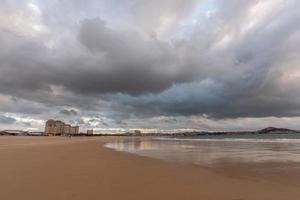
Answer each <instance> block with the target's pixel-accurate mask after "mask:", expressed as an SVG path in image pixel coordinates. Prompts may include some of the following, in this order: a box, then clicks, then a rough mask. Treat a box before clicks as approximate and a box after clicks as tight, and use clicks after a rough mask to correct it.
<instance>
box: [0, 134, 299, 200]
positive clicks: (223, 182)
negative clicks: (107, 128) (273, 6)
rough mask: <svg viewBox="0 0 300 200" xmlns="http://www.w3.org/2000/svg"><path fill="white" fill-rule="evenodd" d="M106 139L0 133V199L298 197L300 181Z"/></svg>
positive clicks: (283, 199) (271, 199)
mask: <svg viewBox="0 0 300 200" xmlns="http://www.w3.org/2000/svg"><path fill="white" fill-rule="evenodd" d="M107 139H108V138H97V139H96V138H64V137H5V136H2V137H0V200H50V199H51V200H92V199H103V200H110V199H114V200H118V199H120V200H135V199H137V200H147V199H151V200H152V199H163V200H168V199H172V200H174V199H180V200H182V199H186V200H193V199H197V200H201V199H203V200H215V199H216V200H247V199H248V200H256V199H261V200H277V199H278V200H299V199H300V190H299V186H300V184H299V183H294V184H286V183H285V182H280V181H270V180H272V179H262V178H261V179H260V178H242V177H243V176H238V174H237V176H236V177H234V176H226V175H225V174H222V173H216V172H214V171H211V170H209V169H205V168H202V167H199V166H190V165H177V164H173V163H167V162H163V161H160V160H155V159H151V158H145V157H139V156H136V155H131V154H127V153H122V152H116V151H113V150H110V149H107V148H104V147H103V142H104V141H105V140H107ZM109 139H111V138H109ZM231 170H232V169H231ZM237 172H238V170H237ZM243 173H245V172H243ZM299 182H300V180H299Z"/></svg>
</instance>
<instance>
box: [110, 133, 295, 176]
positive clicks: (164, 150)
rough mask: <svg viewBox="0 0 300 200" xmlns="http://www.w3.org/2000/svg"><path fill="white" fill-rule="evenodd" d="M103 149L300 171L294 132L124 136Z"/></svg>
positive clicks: (209, 163) (181, 160) (194, 161)
mask: <svg viewBox="0 0 300 200" xmlns="http://www.w3.org/2000/svg"><path fill="white" fill-rule="evenodd" d="M105 146H106V147H107V148H111V149H114V150H117V151H123V152H128V153H132V154H137V155H140V156H146V157H151V158H155V159H161V160H164V161H168V162H176V163H179V164H192V165H199V166H204V167H210V168H216V167H219V166H226V165H228V166H230V165H236V164H239V165H241V164H247V165H250V164H252V165H253V166H259V164H265V163H272V165H269V166H271V168H272V170H281V171H282V170H290V169H291V168H293V170H297V171H298V172H300V134H296V133H293V134H231V135H205V136H195V137H124V138H123V139H118V141H114V142H110V143H107V144H106V145H105ZM268 170H269V169H268Z"/></svg>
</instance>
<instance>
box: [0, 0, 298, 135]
mask: <svg viewBox="0 0 300 200" xmlns="http://www.w3.org/2000/svg"><path fill="white" fill-rule="evenodd" d="M0 3H1V6H0V47H1V48H0V129H6V128H7V129H11V128H14V129H16V128H20V129H21V128H22V129H35V130H43V126H44V122H45V120H46V119H49V118H54V119H61V120H64V121H66V122H70V123H73V124H78V125H80V126H81V127H82V128H83V129H82V130H84V129H85V128H94V129H98V130H122V129H130V128H133V129H134V128H144V129H158V130H172V129H176V130H180V129H197V130H246V129H251V130H254V129H260V128H264V127H266V126H281V127H287V128H294V129H300V23H299V22H300V1H298V0H226V1H224V0H151V1H150V0H0Z"/></svg>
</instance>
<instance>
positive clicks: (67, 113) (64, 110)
mask: <svg viewBox="0 0 300 200" xmlns="http://www.w3.org/2000/svg"><path fill="white" fill-rule="evenodd" d="M59 113H60V114H62V115H67V116H75V115H78V112H77V111H76V110H73V109H70V110H66V109H63V110H61V111H59Z"/></svg>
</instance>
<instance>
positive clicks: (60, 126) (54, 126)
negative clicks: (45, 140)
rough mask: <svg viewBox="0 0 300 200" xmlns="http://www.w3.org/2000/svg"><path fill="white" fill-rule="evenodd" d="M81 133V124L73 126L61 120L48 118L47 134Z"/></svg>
mask: <svg viewBox="0 0 300 200" xmlns="http://www.w3.org/2000/svg"><path fill="white" fill-rule="evenodd" d="M78 133H79V126H71V125H70V124H66V123H64V122H62V121H59V120H52V119H50V120H48V121H47V122H46V126H45V135H54V136H55V135H70V134H71V135H75V134H78Z"/></svg>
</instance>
